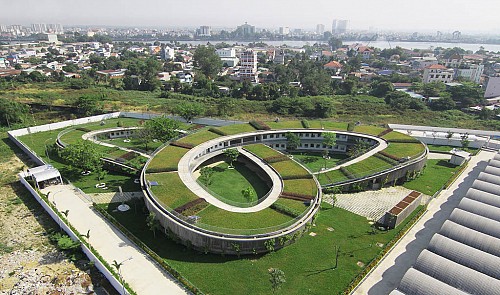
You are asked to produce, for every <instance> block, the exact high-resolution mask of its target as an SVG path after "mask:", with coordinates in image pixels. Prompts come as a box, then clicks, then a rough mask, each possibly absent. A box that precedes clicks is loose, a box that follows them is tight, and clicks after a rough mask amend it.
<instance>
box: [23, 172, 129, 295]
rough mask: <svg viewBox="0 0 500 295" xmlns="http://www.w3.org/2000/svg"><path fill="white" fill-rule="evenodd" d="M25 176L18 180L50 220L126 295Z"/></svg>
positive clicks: (121, 287)
mask: <svg viewBox="0 0 500 295" xmlns="http://www.w3.org/2000/svg"><path fill="white" fill-rule="evenodd" d="M24 177H25V175H24V173H23V172H21V173H19V180H20V181H21V183H22V184H23V185H24V186H25V187H26V189H27V190H28V191H29V192H30V193H31V195H33V197H35V199H36V200H37V201H38V203H40V205H42V207H43V209H45V211H46V212H47V213H48V214H49V215H50V217H52V219H53V220H54V221H55V222H56V223H57V224H59V226H60V227H61V228H62V229H63V230H64V231H65V232H66V233H67V234H68V235H69V236H70V238H71V239H72V240H73V241H79V242H80V243H81V248H82V251H83V253H85V255H87V257H88V258H89V260H90V261H93V262H94V265H95V266H96V267H97V269H98V270H99V271H100V272H101V273H102V274H103V275H104V276H105V277H106V279H108V281H109V282H110V284H111V285H112V286H113V287H114V288H115V289H116V290H117V291H118V293H120V294H122V295H128V294H129V293H128V292H127V290H125V291H124V288H123V285H122V284H121V283H120V281H119V280H118V279H117V278H116V277H115V276H114V275H113V274H112V273H111V271H110V270H109V269H107V268H106V266H104V264H103V263H102V262H101V261H100V260H99V259H98V258H97V257H96V256H95V255H94V253H92V251H90V249H89V248H88V247H87V246H86V245H85V244H84V243H83V242H82V239H81V237H80V236H78V234H77V233H75V232H73V231H72V230H71V228H70V227H69V226H68V225H67V224H66V223H65V222H64V221H63V220H62V219H61V218H60V217H59V215H57V213H56V212H55V211H54V210H53V209H52V208H51V207H50V206H49V205H48V204H47V203H46V202H45V200H44V199H42V197H40V195H39V194H38V192H37V191H35V190H34V189H33V187H32V186H31V185H30V184H29V183H28V181H26V179H24Z"/></svg>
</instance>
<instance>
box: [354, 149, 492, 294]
mask: <svg viewBox="0 0 500 295" xmlns="http://www.w3.org/2000/svg"><path fill="white" fill-rule="evenodd" d="M495 154H496V153H495V152H487V151H480V152H479V153H478V154H477V155H476V156H474V157H472V159H471V160H470V162H469V165H468V166H467V168H466V169H465V170H464V172H463V173H462V175H460V176H459V177H458V178H457V180H456V181H455V182H454V183H453V184H452V185H451V186H450V187H449V188H448V189H447V190H443V191H442V192H441V194H440V195H439V196H438V197H437V198H435V199H433V200H431V202H430V203H429V205H428V207H427V212H426V213H425V214H424V215H423V216H422V218H421V219H420V220H419V221H418V222H417V223H416V224H415V225H414V226H413V227H412V228H411V229H410V231H408V233H407V234H406V235H405V236H404V237H403V238H402V239H401V240H400V241H399V242H398V243H397V244H396V245H395V246H394V248H393V249H391V251H390V252H389V254H387V256H386V257H385V258H384V259H383V260H382V262H381V263H380V264H379V265H378V266H377V268H375V269H374V270H373V272H371V273H370V274H369V275H368V276H367V277H366V278H365V280H364V281H363V282H362V283H361V284H360V285H359V286H358V288H357V289H356V290H355V291H354V292H353V294H369V295H381V294H389V293H390V292H391V291H392V290H394V289H395V288H396V287H398V285H399V283H400V281H401V279H402V278H403V276H404V274H405V273H406V271H407V270H408V269H409V268H410V267H411V266H412V265H413V264H414V263H415V261H416V259H417V257H418V255H419V254H420V252H422V250H424V249H425V248H426V247H427V245H428V244H429V241H430V239H431V238H432V236H433V235H434V234H435V233H436V232H438V231H439V229H441V226H442V225H443V223H444V221H446V220H447V219H448V217H449V216H450V214H451V212H452V211H453V209H455V207H456V206H457V205H458V203H460V201H461V200H462V198H463V196H465V194H466V192H467V190H468V189H469V188H470V187H471V186H472V183H473V182H474V180H475V179H476V178H477V176H478V175H479V173H480V172H481V171H483V170H484V168H485V167H486V166H487V164H488V160H490V159H491V158H493V156H494V155H495Z"/></svg>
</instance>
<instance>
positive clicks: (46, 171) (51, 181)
mask: <svg viewBox="0 0 500 295" xmlns="http://www.w3.org/2000/svg"><path fill="white" fill-rule="evenodd" d="M28 176H30V177H31V179H32V180H33V182H34V184H35V187H36V188H38V189H43V188H45V187H46V186H49V185H57V184H62V183H63V180H62V177H61V174H60V173H59V170H57V169H56V168H54V167H53V166H52V165H43V166H38V167H34V168H31V169H28Z"/></svg>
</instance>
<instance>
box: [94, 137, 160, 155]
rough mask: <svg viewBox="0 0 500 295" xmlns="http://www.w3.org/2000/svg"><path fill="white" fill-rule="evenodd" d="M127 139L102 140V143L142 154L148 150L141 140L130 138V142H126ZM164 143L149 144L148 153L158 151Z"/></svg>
mask: <svg viewBox="0 0 500 295" xmlns="http://www.w3.org/2000/svg"><path fill="white" fill-rule="evenodd" d="M124 140H125V138H114V139H101V141H102V142H106V143H109V144H113V145H116V146H119V147H124V148H128V149H132V150H138V151H140V152H144V151H145V150H146V145H145V144H144V142H143V141H141V139H139V138H137V137H130V138H128V140H129V142H124ZM162 144H163V143H162V142H160V141H157V142H154V141H151V142H148V150H147V151H148V152H152V151H154V150H156V149H157V148H158V147H159V146H161V145H162Z"/></svg>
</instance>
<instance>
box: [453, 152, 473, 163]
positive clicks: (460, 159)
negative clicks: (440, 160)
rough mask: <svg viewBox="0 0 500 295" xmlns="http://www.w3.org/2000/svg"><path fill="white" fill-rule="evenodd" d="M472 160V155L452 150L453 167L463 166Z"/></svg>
mask: <svg viewBox="0 0 500 295" xmlns="http://www.w3.org/2000/svg"><path fill="white" fill-rule="evenodd" d="M469 159H470V153H468V152H465V151H462V150H459V149H452V150H451V158H450V163H451V164H453V165H457V166H461V165H462V164H463V163H465V162H466V161H468V160H469Z"/></svg>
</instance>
